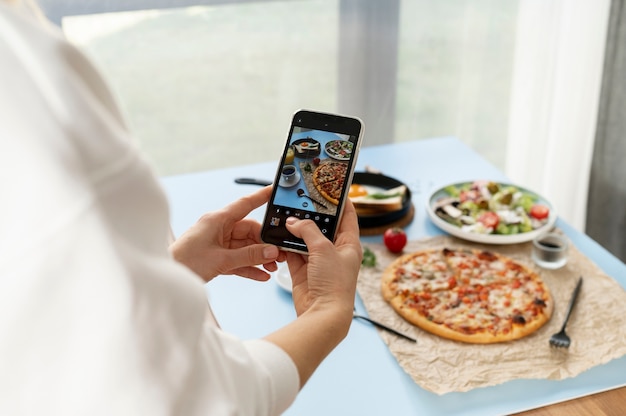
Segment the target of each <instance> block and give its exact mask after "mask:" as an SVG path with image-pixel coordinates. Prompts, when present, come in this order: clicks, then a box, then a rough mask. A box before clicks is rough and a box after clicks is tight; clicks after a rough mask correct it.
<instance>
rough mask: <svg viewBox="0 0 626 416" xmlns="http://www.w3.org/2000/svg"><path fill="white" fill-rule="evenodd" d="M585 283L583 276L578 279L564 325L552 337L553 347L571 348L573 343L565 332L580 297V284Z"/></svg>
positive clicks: (551, 343)
mask: <svg viewBox="0 0 626 416" xmlns="http://www.w3.org/2000/svg"><path fill="white" fill-rule="evenodd" d="M582 283H583V277H582V276H580V278H579V279H578V283H576V287H575V288H574V292H573V293H572V298H571V299H570V301H569V306H568V307H567V313H566V314H565V320H564V321H563V326H562V327H561V330H560V331H559V332H557V333H556V334H554V335H552V337H550V345H552V346H553V347H560V348H569V345H570V344H571V340H570V338H569V336H568V335H567V334H566V333H565V327H566V326H567V321H568V320H569V316H570V314H571V313H572V309H574V304H575V303H576V298H577V297H578V292H580V286H581V285H582Z"/></svg>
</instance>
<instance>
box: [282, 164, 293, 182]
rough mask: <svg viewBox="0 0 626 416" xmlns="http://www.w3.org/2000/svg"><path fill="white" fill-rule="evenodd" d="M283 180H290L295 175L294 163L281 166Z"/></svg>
mask: <svg viewBox="0 0 626 416" xmlns="http://www.w3.org/2000/svg"><path fill="white" fill-rule="evenodd" d="M282 173H283V180H284V181H285V182H292V181H293V180H294V178H295V177H296V167H295V166H294V165H285V166H283V172H282Z"/></svg>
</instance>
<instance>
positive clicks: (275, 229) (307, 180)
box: [262, 113, 360, 252]
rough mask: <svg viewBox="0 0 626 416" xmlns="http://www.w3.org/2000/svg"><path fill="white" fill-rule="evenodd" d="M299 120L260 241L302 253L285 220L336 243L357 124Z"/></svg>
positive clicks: (355, 149)
mask: <svg viewBox="0 0 626 416" xmlns="http://www.w3.org/2000/svg"><path fill="white" fill-rule="evenodd" d="M298 114H300V113H296V116H295V117H294V120H293V124H292V126H291V129H290V133H289V137H288V140H287V144H286V147H285V150H284V152H283V156H282V160H281V162H280V164H279V168H278V171H277V176H276V178H275V181H274V184H275V186H274V190H273V194H272V197H271V199H270V203H269V204H268V208H267V212H266V217H265V221H264V224H263V230H262V237H263V240H264V241H266V242H269V243H272V244H276V245H278V246H281V247H284V248H287V249H291V250H295V251H304V252H306V245H305V244H304V242H303V241H302V240H300V239H298V238H296V237H294V236H293V235H292V234H291V233H289V232H288V231H287V229H286V228H285V220H286V219H287V218H288V217H292V216H293V217H296V218H300V219H310V220H312V221H314V222H315V223H316V224H317V226H318V227H319V229H320V231H321V232H322V233H323V234H324V235H325V236H326V237H327V238H329V239H330V240H331V241H332V240H334V235H335V231H336V228H337V225H338V221H339V219H340V216H341V215H340V214H341V209H342V207H343V202H344V201H343V199H344V198H345V197H346V194H347V192H345V190H346V187H347V186H349V181H350V178H351V177H352V171H353V165H354V162H355V158H356V155H357V153H358V147H359V143H358V140H359V136H360V122H358V121H356V120H355V119H343V118H338V117H337V116H334V117H335V118H334V119H331V120H330V122H328V123H326V122H322V121H323V120H324V119H323V118H320V119H317V120H315V121H314V120H311V119H310V118H311V117H308V118H307V117H306V116H303V117H299V116H298ZM333 120H335V121H337V120H342V122H341V123H339V122H337V123H333V122H332V121H333ZM346 120H349V121H346ZM350 120H354V121H350ZM357 123H358V124H357ZM299 124H300V125H299ZM307 125H308V126H307ZM311 125H314V126H315V127H311ZM333 130H339V131H333Z"/></svg>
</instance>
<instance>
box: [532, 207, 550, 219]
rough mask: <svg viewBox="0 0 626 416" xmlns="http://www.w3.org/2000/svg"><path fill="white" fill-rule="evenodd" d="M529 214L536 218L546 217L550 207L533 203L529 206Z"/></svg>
mask: <svg viewBox="0 0 626 416" xmlns="http://www.w3.org/2000/svg"><path fill="white" fill-rule="evenodd" d="M529 214H530V216H531V217H533V218H536V219H538V220H543V219H545V218H548V215H550V208H548V207H547V206H545V205H541V204H535V205H533V206H532V207H531V208H530V213H529Z"/></svg>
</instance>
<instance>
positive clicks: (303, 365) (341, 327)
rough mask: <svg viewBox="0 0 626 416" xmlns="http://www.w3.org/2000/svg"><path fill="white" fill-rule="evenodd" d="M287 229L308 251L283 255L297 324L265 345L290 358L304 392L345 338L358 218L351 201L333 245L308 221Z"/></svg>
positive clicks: (357, 261) (357, 257) (356, 264)
mask: <svg viewBox="0 0 626 416" xmlns="http://www.w3.org/2000/svg"><path fill="white" fill-rule="evenodd" d="M287 228H288V229H289V231H290V232H291V233H292V234H294V235H295V236H296V237H300V238H302V239H303V240H304V241H305V243H306V245H307V247H308V250H309V255H308V256H305V255H300V254H296V253H291V252H289V253H287V262H288V263H289V271H290V273H291V278H292V281H293V301H294V305H295V308H296V312H297V314H298V318H297V319H296V320H294V321H292V322H291V323H289V324H288V325H286V326H284V327H282V328H280V329H278V330H277V331H275V332H273V333H272V334H269V335H268V336H267V337H265V339H267V340H268V341H270V342H273V343H274V344H276V345H278V346H279V347H280V348H282V349H283V350H284V351H285V352H287V354H289V356H290V357H291V359H292V360H293V362H294V363H295V365H296V367H297V368H298V374H299V376H300V385H301V386H303V385H304V384H305V383H306V382H307V380H308V379H309V377H311V374H313V372H314V371H315V369H316V368H317V367H318V366H319V364H320V363H321V362H322V360H323V359H324V358H325V357H326V356H328V354H329V353H330V352H331V351H332V350H333V348H335V347H336V346H337V345H338V344H339V343H340V342H341V340H342V339H344V338H345V336H346V335H347V334H348V330H349V329H350V323H351V321H352V308H353V307H354V296H355V294H356V280H357V276H358V272H359V268H360V266H361V259H362V257H363V253H362V251H361V244H360V242H359V226H358V223H357V216H356V212H355V210H354V207H353V206H352V204H351V203H350V202H349V201H348V203H347V204H346V208H345V212H344V215H343V218H342V220H341V223H340V224H339V229H338V231H337V237H336V238H335V243H334V244H333V243H332V242H331V241H330V240H328V238H326V237H325V236H324V235H323V234H322V233H321V232H320V230H319V228H318V227H317V225H315V223H314V222H312V221H310V220H302V221H299V220H297V219H295V218H289V219H288V221H287Z"/></svg>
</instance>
